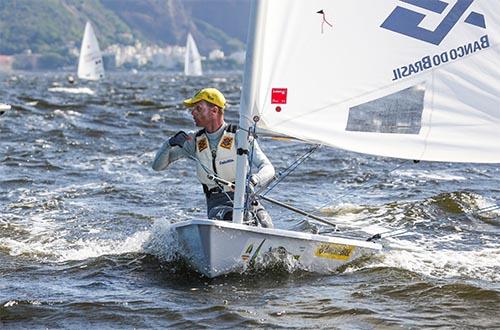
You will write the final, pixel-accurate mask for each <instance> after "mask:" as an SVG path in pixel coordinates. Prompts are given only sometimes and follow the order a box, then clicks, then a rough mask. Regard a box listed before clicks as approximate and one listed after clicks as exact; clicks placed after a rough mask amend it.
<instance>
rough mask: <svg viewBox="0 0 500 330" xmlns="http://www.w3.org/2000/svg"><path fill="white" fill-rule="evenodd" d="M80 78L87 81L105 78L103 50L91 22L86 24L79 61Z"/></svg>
mask: <svg viewBox="0 0 500 330" xmlns="http://www.w3.org/2000/svg"><path fill="white" fill-rule="evenodd" d="M78 78H80V79H85V80H99V79H102V78H104V67H103V63H102V55H101V50H100V48H99V43H98V42H97V38H96V36H95V33H94V29H93V28H92V24H90V22H87V24H85V32H84V34H83V39H82V46H81V49H80V59H79V61H78Z"/></svg>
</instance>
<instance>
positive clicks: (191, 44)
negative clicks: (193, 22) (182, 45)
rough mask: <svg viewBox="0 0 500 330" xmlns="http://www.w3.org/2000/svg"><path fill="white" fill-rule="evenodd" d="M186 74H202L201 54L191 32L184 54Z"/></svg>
mask: <svg viewBox="0 0 500 330" xmlns="http://www.w3.org/2000/svg"><path fill="white" fill-rule="evenodd" d="M184 74H185V75H186V76H201V75H203V70H202V68H201V56H200V53H199V52H198V47H196V42H195V41H194V39H193V36H192V35H191V33H188V36H187V40H186V54H185V55H184Z"/></svg>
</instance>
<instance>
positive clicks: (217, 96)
mask: <svg viewBox="0 0 500 330" xmlns="http://www.w3.org/2000/svg"><path fill="white" fill-rule="evenodd" d="M201 100H204V101H207V102H208V103H212V104H215V105H216V106H218V107H219V108H221V109H224V107H225V106H226V98H225V97H224V95H222V93H221V92H220V91H219V90H218V89H215V88H203V89H202V90H201V91H199V92H198V93H196V94H195V95H194V96H193V97H192V98H190V99H186V100H184V105H185V106H186V107H192V106H194V105H195V104H196V103H198V102H200V101H201Z"/></svg>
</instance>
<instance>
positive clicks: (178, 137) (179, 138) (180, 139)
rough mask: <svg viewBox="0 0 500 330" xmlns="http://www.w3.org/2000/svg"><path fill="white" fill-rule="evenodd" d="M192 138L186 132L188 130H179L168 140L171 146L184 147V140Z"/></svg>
mask: <svg viewBox="0 0 500 330" xmlns="http://www.w3.org/2000/svg"><path fill="white" fill-rule="evenodd" d="M190 139H191V138H190V137H189V135H187V134H186V132H184V131H179V132H177V133H176V134H175V135H174V136H172V137H171V138H170V139H169V140H168V144H170V146H171V147H173V146H178V147H181V148H182V146H183V145H184V142H186V141H187V140H190Z"/></svg>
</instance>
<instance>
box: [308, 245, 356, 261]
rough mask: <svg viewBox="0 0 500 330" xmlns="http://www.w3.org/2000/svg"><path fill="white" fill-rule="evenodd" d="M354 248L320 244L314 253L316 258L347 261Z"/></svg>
mask: <svg viewBox="0 0 500 330" xmlns="http://www.w3.org/2000/svg"><path fill="white" fill-rule="evenodd" d="M354 249H355V247H354V246H352V245H344V244H334V243H321V244H320V245H319V246H318V247H317V248H316V251H315V252H314V255H315V256H316V257H320V258H328V259H338V260H349V258H350V257H351V255H352V253H353V252H354Z"/></svg>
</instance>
